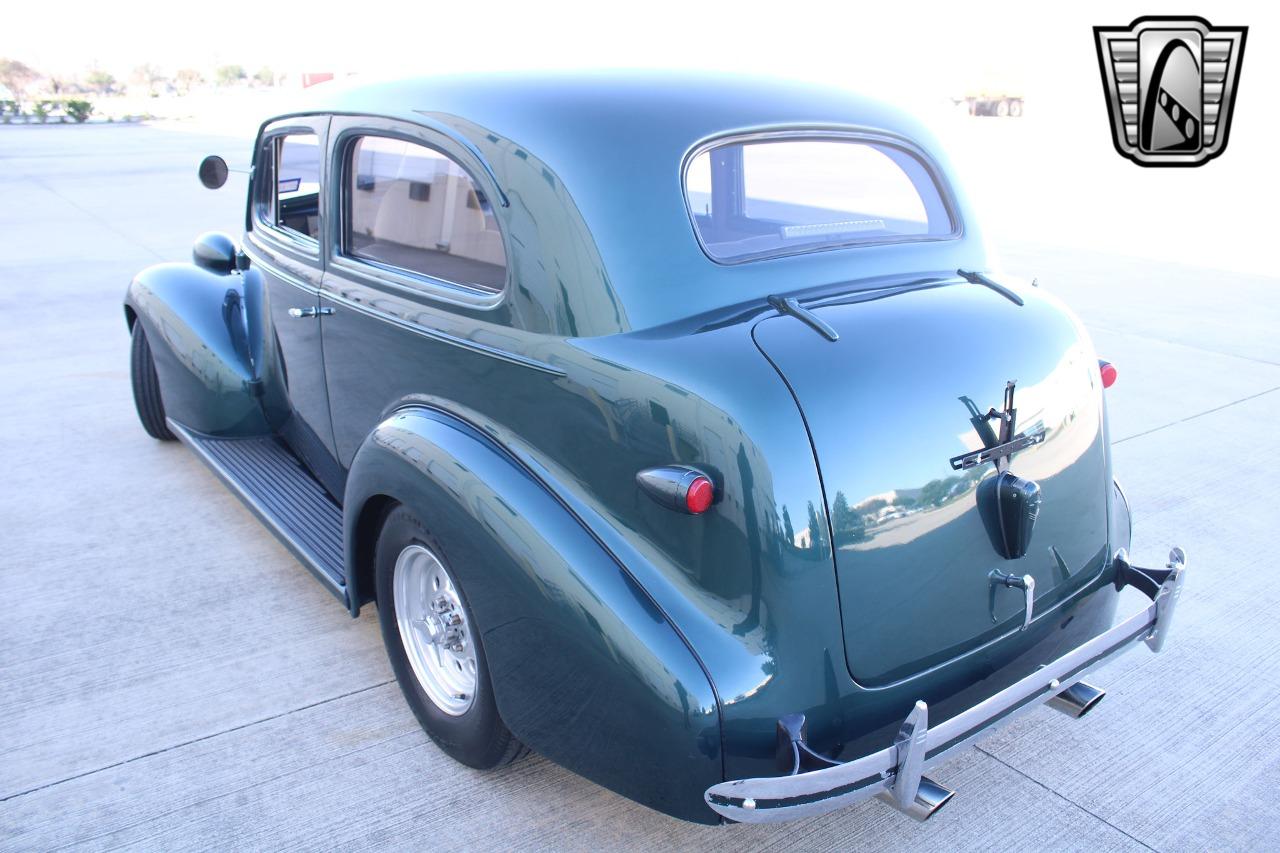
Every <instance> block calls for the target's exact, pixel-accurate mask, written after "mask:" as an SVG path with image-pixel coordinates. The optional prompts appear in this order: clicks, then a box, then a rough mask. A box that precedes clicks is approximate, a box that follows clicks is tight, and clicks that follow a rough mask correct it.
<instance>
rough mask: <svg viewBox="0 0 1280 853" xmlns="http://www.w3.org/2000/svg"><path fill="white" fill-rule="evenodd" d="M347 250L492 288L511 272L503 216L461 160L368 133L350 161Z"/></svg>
mask: <svg viewBox="0 0 1280 853" xmlns="http://www.w3.org/2000/svg"><path fill="white" fill-rule="evenodd" d="M347 163H348V167H347V185H346V199H347V220H346V225H345V230H344V234H343V250H344V252H345V253H346V254H347V255H349V256H350V257H353V258H359V259H362V260H367V261H374V262H376V263H378V264H381V265H383V266H389V267H394V268H395V269H397V270H404V271H406V272H409V273H416V274H419V275H423V276H428V277H430V278H432V279H438V280H441V281H445V282H449V283H453V284H461V285H465V286H467V287H471V288H476V289H479V290H484V291H488V292H492V293H496V292H498V291H501V290H502V287H503V285H504V284H505V282H506V278H507V257H506V252H505V250H504V249H503V246H502V235H501V233H500V232H499V231H498V223H497V219H496V218H495V217H494V214H493V208H492V207H491V206H490V204H489V199H488V197H487V196H486V195H485V193H484V191H483V190H482V189H481V188H480V187H479V186H477V185H476V183H475V182H474V181H473V180H472V179H471V176H470V175H468V174H467V172H466V170H465V169H463V168H462V166H460V165H458V164H457V163H456V162H454V161H453V160H452V159H450V158H449V157H447V156H446V155H444V154H442V153H440V152H439V151H436V150H435V149H432V148H427V147H426V146H423V145H417V144H415V143H412V142H406V141H405V140H402V139H392V138H390V137H383V136H362V137H360V138H359V139H357V140H356V142H355V143H354V144H353V145H352V146H351V148H350V155H349V159H348V161H347Z"/></svg>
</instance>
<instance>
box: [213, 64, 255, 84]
mask: <svg viewBox="0 0 1280 853" xmlns="http://www.w3.org/2000/svg"><path fill="white" fill-rule="evenodd" d="M247 76H248V75H247V74H245V73H244V68H243V67H242V66H239V65H223V66H221V67H220V68H219V69H218V70H217V71H215V72H214V79H215V80H217V81H218V85H219V86H234V85H235V84H236V83H239V82H240V81H241V80H243V79H244V78H245V77H247Z"/></svg>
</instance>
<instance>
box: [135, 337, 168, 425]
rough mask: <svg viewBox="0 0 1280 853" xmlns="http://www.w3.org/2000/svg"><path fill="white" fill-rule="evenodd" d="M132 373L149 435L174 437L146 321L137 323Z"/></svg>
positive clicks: (142, 418) (137, 405) (142, 416)
mask: <svg viewBox="0 0 1280 853" xmlns="http://www.w3.org/2000/svg"><path fill="white" fill-rule="evenodd" d="M129 375H130V377H131V378H132V380H133V404H134V406H135V407H137V409H138V420H140V421H142V428H143V429H145V430H146V431H147V435H149V436H151V437H152V438H155V439H159V440H160V441H173V439H174V438H175V436H174V434H173V433H171V432H170V431H169V425H168V424H167V423H166V422H165V419H164V402H163V401H162V400H161V399H160V377H158V376H156V363H155V359H154V358H152V356H151V345H150V344H148V343H147V335H146V333H145V332H144V331H142V324H141V323H137V322H135V323H134V324H133V347H132V349H131V350H130V353H129Z"/></svg>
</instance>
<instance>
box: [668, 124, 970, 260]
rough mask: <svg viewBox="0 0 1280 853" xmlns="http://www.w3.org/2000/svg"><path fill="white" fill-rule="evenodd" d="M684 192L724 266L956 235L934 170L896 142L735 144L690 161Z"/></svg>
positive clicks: (711, 250) (699, 228)
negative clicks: (766, 258) (836, 248)
mask: <svg viewBox="0 0 1280 853" xmlns="http://www.w3.org/2000/svg"><path fill="white" fill-rule="evenodd" d="M685 197H686V199H687V200H688V204H689V212H690V214H691V215H692V216H693V223H694V227H695V228H696V229H697V232H698V238H699V240H700V241H701V242H702V245H703V247H704V248H705V249H706V251H707V254H709V255H710V256H711V257H712V258H714V259H715V260H717V261H722V262H726V263H733V262H736V261H744V260H749V259H752V258H762V257H771V256H776V255H788V254H793V253H796V252H811V251H817V250H819V249H829V248H834V247H837V246H848V245H856V244H860V243H890V242H901V241H909V240H936V239H942V238H945V237H950V236H952V234H953V233H954V232H955V222H954V221H953V220H952V218H951V215H950V213H949V212H948V210H947V205H946V204H945V203H944V201H943V197H942V193H941V191H940V190H939V189H938V185H937V183H936V182H935V181H934V179H933V176H932V174H930V172H929V169H928V168H926V167H925V165H924V163H922V162H921V161H920V160H919V159H918V158H917V157H916V156H915V155H914V154H911V153H910V152H908V151H906V150H905V149H903V148H899V147H897V146H895V145H892V144H889V143H877V142H871V141H865V140H852V139H835V138H813V137H808V138H806V137H788V138H784V139H759V140H742V141H729V142H726V143H724V144H720V145H716V146H713V147H711V148H707V149H704V150H702V151H700V152H699V153H698V154H696V155H695V156H694V157H693V159H692V160H691V161H689V166H688V168H687V169H686V171H685Z"/></svg>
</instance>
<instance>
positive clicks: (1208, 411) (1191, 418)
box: [1111, 385, 1280, 445]
mask: <svg viewBox="0 0 1280 853" xmlns="http://www.w3.org/2000/svg"><path fill="white" fill-rule="evenodd" d="M1276 391H1280V385H1277V386H1276V387H1275V388H1268V389H1267V390H1265V391H1259V392H1258V393H1257V394H1250V395H1249V396H1248V397H1241V398H1240V399H1239V400H1232V401H1231V402H1230V403H1223V404H1222V405H1221V406H1214V407H1213V408H1212V409H1205V410H1204V411H1203V412H1197V413H1196V414H1194V415H1188V416H1187V417H1185V418H1180V419H1178V420H1176V421H1169V423H1167V424H1163V425H1161V426H1158V427H1152V428H1151V429H1148V430H1143V431H1142V432H1135V433H1134V434H1133V435H1126V436H1125V437H1124V438H1117V439H1116V440H1115V441H1113V442H1111V443H1112V444H1113V445H1115V444H1123V443H1124V442H1126V441H1128V440H1129V439H1131V438H1141V437H1142V436H1144V435H1151V433H1153V432H1159V431H1160V430H1162V429H1168V428H1169V427H1171V426H1177V425H1178V424H1185V423H1186V422H1187V421H1194V420H1195V419H1196V418H1201V417H1204V416H1205V415H1212V414H1213V413H1214V412H1221V411H1222V410H1223V409H1229V408H1231V407H1232V406H1235V405H1238V404H1239V403H1247V402H1249V401H1250V400H1256V399H1257V398H1259V397H1264V396H1266V395H1267V394H1274V393H1275V392H1276Z"/></svg>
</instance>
